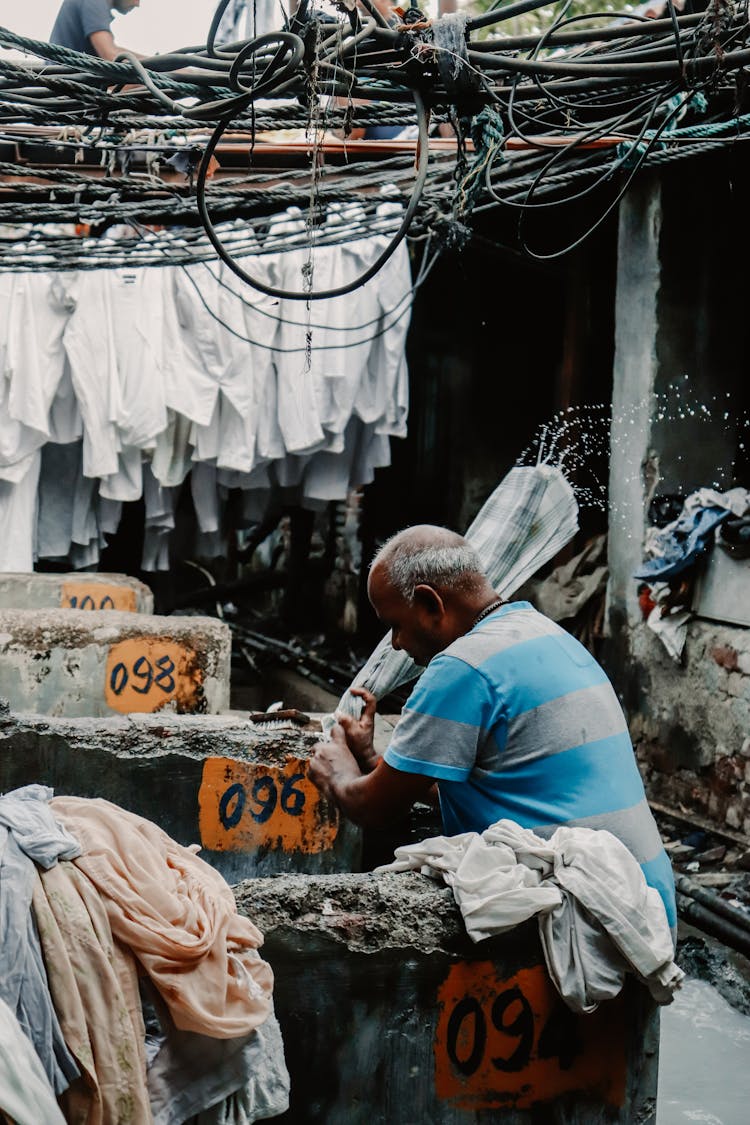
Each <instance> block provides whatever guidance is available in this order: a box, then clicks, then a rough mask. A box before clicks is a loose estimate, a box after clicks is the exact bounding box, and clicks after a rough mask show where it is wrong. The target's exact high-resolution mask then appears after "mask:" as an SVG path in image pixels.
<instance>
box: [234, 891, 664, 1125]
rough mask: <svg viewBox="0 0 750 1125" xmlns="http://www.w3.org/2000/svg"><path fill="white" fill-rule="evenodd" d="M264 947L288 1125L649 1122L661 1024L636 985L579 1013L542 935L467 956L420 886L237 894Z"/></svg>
mask: <svg viewBox="0 0 750 1125" xmlns="http://www.w3.org/2000/svg"><path fill="white" fill-rule="evenodd" d="M235 896H236V898H237V902H238V906H239V909H240V911H241V912H242V913H245V914H247V915H248V916H249V917H250V918H252V920H253V921H254V922H256V923H257V925H258V926H259V927H260V929H261V930H262V932H263V933H264V935H265V944H264V946H263V949H262V953H263V956H264V957H265V958H266V959H267V960H268V961H269V962H270V964H271V966H272V967H273V969H274V973H275V987H274V999H275V1006H276V1013H277V1015H278V1018H279V1022H280V1024H281V1028H282V1032H283V1035H284V1046H285V1053H286V1059H287V1065H288V1067H289V1071H290V1075H291V1106H290V1109H289V1112H288V1113H287V1114H285V1115H284V1116H283V1117H281V1118H279V1119H278V1120H279V1123H280V1125H282V1123H284V1122H287V1123H292V1122H293V1123H294V1125H308V1123H310V1125H312V1123H315V1125H360V1123H362V1125H365V1123H366V1125H464V1123H465V1125H468V1123H470V1122H471V1123H475V1125H488V1123H489V1122H503V1125H542V1123H544V1125H547V1123H549V1125H574V1123H575V1125H584V1123H586V1125H588V1123H591V1125H593V1123H597V1125H604V1122H607V1123H609V1125H614V1123H616V1122H620V1123H622V1125H625V1123H627V1125H646V1123H649V1122H654V1121H655V1117H656V1081H657V1065H658V1014H657V1012H656V1011H655V1010H654V1007H653V1005H652V1003H651V1000H650V997H648V995H647V994H646V993H645V990H643V989H642V988H640V987H639V986H636V985H635V983H634V982H631V985H632V986H630V987H628V988H627V989H626V990H625V992H624V993H623V994H622V996H621V997H618V999H617V1000H616V1001H613V1002H612V1003H610V1004H607V1005H603V1006H602V1007H601V1008H600V1009H599V1010H598V1011H597V1012H595V1013H593V1014H592V1015H590V1016H585V1017H578V1016H575V1015H573V1013H571V1012H570V1011H569V1009H568V1008H567V1007H566V1006H565V1005H564V1004H563V1002H562V1001H561V1000H560V998H559V997H558V995H557V993H556V992H555V991H554V989H553V986H552V984H551V983H550V981H549V978H548V976H547V972H546V968H545V967H544V960H543V956H542V951H541V948H540V945H539V940H538V933H537V928H536V923H534V922H531V923H529V924H527V925H525V926H523V927H519V928H518V929H517V930H514V931H511V932H510V933H509V934H507V935H503V936H502V937H500V938H495V939H492V940H489V941H484V942H481V943H479V944H477V945H473V944H472V943H471V941H470V940H469V938H468V937H467V936H466V932H465V930H464V927H463V923H462V921H461V918H460V915H459V912H458V910H457V908H456V906H455V904H454V901H453V897H452V894H451V892H450V891H449V890H448V889H447V888H445V887H442V886H440V885H438V884H437V883H435V882H434V881H433V880H431V879H427V878H425V877H424V876H421V875H416V874H411V873H410V874H405V875H397V874H394V873H384V874H381V875H331V876H318V877H304V876H279V877H278V878H275V879H264V880H257V879H256V880H251V881H248V882H245V883H242V884H240V885H239V886H237V887H235Z"/></svg>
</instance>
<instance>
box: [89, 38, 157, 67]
mask: <svg viewBox="0 0 750 1125" xmlns="http://www.w3.org/2000/svg"><path fill="white" fill-rule="evenodd" d="M89 43H90V44H91V47H92V49H93V50H94V51H95V52H96V54H97V55H98V56H99V58H100V59H106V60H107V62H114V60H115V59H116V58H117V56H118V55H120V54H122V52H123V51H124V50H126V48H125V47H118V45H117V44H116V43H115V37H114V35H113V34H112V32H111V31H92V32H91V35H89ZM129 54H131V55H135V57H136V58H137V59H143V58H145V57H146V56H145V55H138V54H136V52H135V51H129Z"/></svg>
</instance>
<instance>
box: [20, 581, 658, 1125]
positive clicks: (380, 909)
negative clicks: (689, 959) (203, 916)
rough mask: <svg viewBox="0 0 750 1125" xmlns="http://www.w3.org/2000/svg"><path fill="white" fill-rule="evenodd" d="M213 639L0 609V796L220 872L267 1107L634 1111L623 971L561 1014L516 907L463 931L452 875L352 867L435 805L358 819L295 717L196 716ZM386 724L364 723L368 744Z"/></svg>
mask: <svg viewBox="0 0 750 1125" xmlns="http://www.w3.org/2000/svg"><path fill="white" fill-rule="evenodd" d="M39 577H40V576H34V578H35V579H38V578H39ZM55 577H58V576H55ZM52 587H53V584H52V583H49V589H52ZM59 592H60V588H59V587H58V590H57V593H53V594H52V595H50V596H52V597H54V598H57V597H58V594H59ZM80 592H81V591H79V593H80ZM100 600H101V599H100ZM56 604H58V605H59V602H57V603H56ZM229 655H230V636H229V630H228V629H227V627H226V626H225V625H224V624H222V623H221V622H217V621H215V620H214V619H210V618H200V617H168V618H159V617H152V616H149V615H146V614H140V613H134V612H122V611H118V610H116V609H115V610H113V609H105V610H102V609H95V610H90V609H83V610H82V609H79V608H65V609H47V610H41V609H37V610H29V609H27V610H23V609H21V610H18V609H7V610H2V609H0V697H1V696H6V697H8V698H9V699H10V707H8V706H7V704H4V703H0V792H5V791H7V790H10V789H14V788H16V787H19V786H22V785H25V784H28V783H30V782H41V783H46V784H48V785H50V786H51V787H52V788H53V789H54V790H55V792H56V793H58V794H74V795H77V796H83V797H103V798H105V799H107V800H110V801H112V802H114V803H116V804H118V805H121V806H122V807H124V808H127V809H130V810H131V811H133V812H135V813H138V814H139V815H141V816H144V817H147V818H148V819H150V820H152V821H154V822H155V823H157V824H159V825H160V826H161V827H162V828H163V829H164V830H165V831H166V832H168V833H169V834H170V835H171V836H172V837H173V838H174V839H176V840H178V841H179V842H180V843H182V844H186V845H188V844H195V843H198V844H200V845H201V855H202V856H203V858H204V859H206V860H207V861H208V862H209V863H211V864H213V865H214V866H215V867H216V868H217V869H218V870H219V871H221V873H222V874H223V875H224V877H225V878H226V879H227V880H228V881H229V882H230V883H234V884H236V886H235V887H234V890H235V896H236V899H237V903H238V908H239V910H240V911H241V912H243V913H246V914H247V915H248V916H249V917H250V918H251V919H252V920H253V921H254V922H255V923H256V925H258V926H259V927H260V929H261V931H262V932H263V933H264V934H265V945H264V947H263V955H264V956H265V957H266V959H267V960H268V961H269V962H270V964H271V966H272V967H273V969H274V973H275V990H274V995H275V1006H276V1012H277V1015H278V1017H279V1021H280V1024H281V1027H282V1031H283V1035H284V1046H285V1053H286V1058H287V1065H288V1067H289V1071H290V1076H291V1108H290V1110H289V1111H288V1113H286V1114H285V1115H284V1116H283V1117H282V1118H277V1119H275V1120H278V1121H279V1122H280V1123H282V1122H284V1123H286V1125H308V1123H309V1125H313V1123H314V1125H360V1123H362V1125H463V1123H466V1125H469V1123H474V1125H485V1123H489V1122H500V1121H502V1122H504V1123H505V1125H604V1123H605V1122H606V1123H608V1125H617V1123H620V1125H625V1123H627V1125H647V1123H652V1122H654V1121H655V1107H656V1081H657V1063H658V1013H657V1011H656V1010H655V1008H654V1005H653V1004H652V1002H651V1000H650V997H649V996H648V994H647V993H646V991H645V990H644V989H642V988H641V987H640V986H638V985H636V984H635V982H633V981H631V982H630V983H629V986H628V987H627V988H626V989H625V991H624V992H623V994H622V996H620V997H618V999H617V1000H616V1001H614V1002H612V1003H610V1004H607V1005H604V1006H602V1007H601V1008H600V1009H599V1010H598V1011H597V1012H596V1013H594V1014H593V1015H591V1016H586V1017H577V1016H575V1015H573V1014H572V1013H571V1012H570V1011H569V1010H568V1009H567V1007H566V1006H565V1005H564V1004H563V1003H562V1001H561V1000H560V998H559V997H558V996H557V993H556V992H555V990H554V988H553V986H552V984H551V982H550V980H549V977H548V974H547V971H546V968H545V965H544V958H543V954H542V950H541V947H540V944H539V940H538V935H537V930H536V925H535V924H534V923H533V922H532V923H529V924H527V925H525V926H523V927H519V928H518V929H517V930H515V931H513V932H511V933H510V934H507V935H503V936H502V937H498V938H496V939H493V940H491V941H485V942H482V943H480V944H478V945H473V944H472V942H471V941H470V939H469V938H468V937H467V935H466V931H465V928H464V925H463V922H462V920H461V917H460V914H459V912H458V909H457V907H456V906H455V903H454V901H453V897H452V894H451V892H450V890H448V889H447V888H445V887H443V886H440V885H438V884H437V883H435V882H434V881H433V880H431V879H428V878H426V877H424V876H421V875H417V874H413V873H409V874H395V873H383V874H378V875H376V874H370V873H367V872H365V871H363V868H364V867H371V866H373V865H374V864H376V863H382V862H387V861H388V860H389V859H390V858H391V856H392V851H393V848H394V847H395V846H397V845H398V844H400V843H406V842H407V841H409V840H410V839H414V838H423V837H424V836H428V835H432V834H434V832H435V831H437V830H439V829H438V828H437V825H436V824H435V820H434V818H435V813H434V811H433V810H431V809H428V808H427V807H426V806H425V807H424V808H421V811H419V810H418V811H417V813H416V814H415V815H414V816H413V817H412V818H411V819H410V820H409V821H404V822H402V823H399V824H394V825H393V826H392V828H391V829H390V830H389V831H387V832H383V833H380V834H378V833H375V834H372V833H368V834H364V835H363V833H362V832H361V831H360V830H359V829H358V828H356V827H355V826H354V825H352V824H350V823H349V822H348V821H346V820H345V819H344V818H342V817H340V816H339V813H338V810H337V809H336V808H335V807H334V806H333V805H331V804H329V803H328V802H327V801H325V800H324V799H323V798H322V797H321V795H320V793H319V792H318V790H317V789H316V788H315V786H314V785H313V784H312V782H310V780H309V779H308V776H307V767H308V762H309V759H310V756H311V753H312V748H313V745H314V743H315V742H316V741H317V739H318V738H319V737H320V724H319V722H317V721H316V720H315V718H314V717H313V718H312V720H311V721H309V722H308V723H307V725H305V726H301V727H300V726H295V727H293V728H292V729H283V728H278V727H277V728H270V729H265V728H263V727H259V726H257V725H254V724H253V723H251V722H250V721H249V719H248V718H246V717H245V716H243V715H241V714H239V713H236V712H233V713H224V714H219V713H214V712H226V711H227V708H228V705H229ZM167 687H168V688H169V690H165V689H166V688H167ZM176 711H177V712H182V713H175V712H176ZM118 712H119V713H118ZM191 712H202V713H199V714H195V713H191ZM391 729H392V727H391V725H389V724H388V723H386V722H385V721H384V720H383V719H382V718H381V717H379V719H378V729H377V732H376V734H377V739H378V741H379V742H380V744H381V745H380V748H381V749H382V748H383V745H384V743H385V742H387V740H388V737H389V735H390V731H391Z"/></svg>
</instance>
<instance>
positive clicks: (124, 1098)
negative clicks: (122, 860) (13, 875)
mask: <svg viewBox="0 0 750 1125" xmlns="http://www.w3.org/2000/svg"><path fill="white" fill-rule="evenodd" d="M32 902H33V908H34V916H35V918H36V924H37V929H38V931H39V940H40V942H41V946H42V950H43V952H44V961H45V965H46V967H47V978H48V981H49V988H50V993H51V995H52V999H53V1001H54V1005H55V1011H56V1012H57V1016H58V1019H59V1020H60V1026H61V1028H62V1032H63V1035H64V1037H65V1042H66V1044H67V1046H68V1049H69V1050H70V1052H71V1053H72V1055H73V1057H74V1058H75V1060H76V1062H77V1063H78V1067H79V1069H80V1071H81V1077H80V1078H78V1079H76V1081H75V1082H73V1083H72V1084H71V1085H70V1086H69V1087H68V1089H67V1090H66V1091H65V1093H64V1094H62V1095H61V1097H60V1104H61V1106H62V1108H63V1110H64V1112H65V1120H66V1121H67V1122H68V1125H149V1122H150V1121H151V1120H152V1117H151V1106H150V1102H149V1095H148V1090H147V1088H146V1052H145V1049H144V1037H145V1031H144V1027H143V1016H142V1013H141V1002H140V996H139V993H138V972H137V969H136V964H135V960H134V958H133V955H132V954H131V953H130V951H129V950H127V949H124V948H123V947H122V946H121V945H120V944H119V942H117V941H116V940H115V939H114V938H113V937H112V931H111V929H110V925H109V921H108V919H107V915H106V912H105V909H104V902H103V900H102V898H101V897H100V895H99V893H98V891H97V890H96V888H95V887H94V886H92V884H91V882H90V880H89V879H87V878H86V876H85V875H84V873H83V872H82V871H80V870H79V869H78V868H77V867H76V866H75V864H73V863H70V862H66V861H61V862H60V863H58V864H57V865H56V866H55V867H51V868H50V869H49V870H48V871H40V872H39V873H38V877H37V879H36V882H35V886H34V895H33V900H32Z"/></svg>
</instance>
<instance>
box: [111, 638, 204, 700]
mask: <svg viewBox="0 0 750 1125" xmlns="http://www.w3.org/2000/svg"><path fill="white" fill-rule="evenodd" d="M105 675H106V679H105V683H104V697H105V700H106V702H107V706H108V707H111V708H112V710H113V711H119V712H120V713H121V714H125V715H127V714H129V713H131V712H133V711H143V712H151V711H158V710H159V709H160V708H162V707H164V706H165V704H167V703H172V702H174V703H175V704H176V710H177V711H178V712H190V711H195V710H196V709H197V704H198V701H199V699H200V695H201V687H202V683H203V673H202V672H201V670H200V668H199V667H198V666H197V663H196V655H195V653H194V652H193V650H192V649H190V648H186V647H185V646H184V645H181V644H179V643H178V642H176V641H168V640H161V639H159V638H158V637H132V638H129V639H128V640H126V641H120V642H119V643H118V644H116V645H112V647H111V648H110V650H109V655H108V656H107V669H106V673H105Z"/></svg>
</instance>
